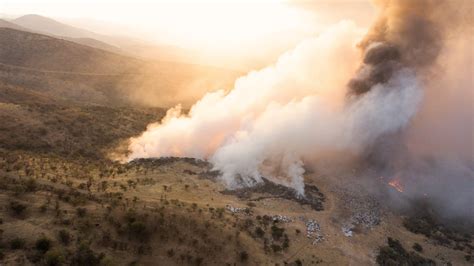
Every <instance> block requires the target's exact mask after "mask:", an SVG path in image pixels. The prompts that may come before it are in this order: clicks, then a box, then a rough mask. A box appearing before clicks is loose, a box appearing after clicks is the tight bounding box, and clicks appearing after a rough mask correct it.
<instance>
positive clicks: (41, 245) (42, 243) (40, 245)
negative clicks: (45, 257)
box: [35, 236, 52, 253]
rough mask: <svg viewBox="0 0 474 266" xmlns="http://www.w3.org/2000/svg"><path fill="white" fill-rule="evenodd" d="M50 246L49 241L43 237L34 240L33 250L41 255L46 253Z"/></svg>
mask: <svg viewBox="0 0 474 266" xmlns="http://www.w3.org/2000/svg"><path fill="white" fill-rule="evenodd" d="M51 245H52V243H51V240H49V239H48V238H46V237H44V236H43V237H41V238H39V239H38V240H36V243H35V248H36V249H37V250H38V251H40V252H42V253H46V252H47V251H48V250H49V249H50V248H51Z"/></svg>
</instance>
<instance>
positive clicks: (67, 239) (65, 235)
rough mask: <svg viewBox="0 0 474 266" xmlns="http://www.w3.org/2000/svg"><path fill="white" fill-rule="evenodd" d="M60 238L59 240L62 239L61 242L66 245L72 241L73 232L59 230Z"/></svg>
mask: <svg viewBox="0 0 474 266" xmlns="http://www.w3.org/2000/svg"><path fill="white" fill-rule="evenodd" d="M58 238H59V241H61V243H62V244H64V245H66V246H67V245H69V243H70V242H71V234H70V233H69V232H68V231H66V230H64V229H62V230H60V231H59V232H58Z"/></svg>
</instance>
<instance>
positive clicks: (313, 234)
mask: <svg viewBox="0 0 474 266" xmlns="http://www.w3.org/2000/svg"><path fill="white" fill-rule="evenodd" d="M306 237H307V238H309V239H312V240H313V242H312V244H313V245H315V244H316V243H319V242H321V241H323V240H324V237H323V235H322V234H321V226H320V225H319V224H318V223H317V222H316V221H315V220H308V221H307V222H306Z"/></svg>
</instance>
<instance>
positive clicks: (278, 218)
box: [272, 215, 293, 223]
mask: <svg viewBox="0 0 474 266" xmlns="http://www.w3.org/2000/svg"><path fill="white" fill-rule="evenodd" d="M272 220H273V221H276V222H283V223H291V222H293V219H292V218H291V217H288V216H285V215H273V216H272Z"/></svg>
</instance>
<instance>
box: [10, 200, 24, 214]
mask: <svg viewBox="0 0 474 266" xmlns="http://www.w3.org/2000/svg"><path fill="white" fill-rule="evenodd" d="M10 210H11V211H12V212H13V213H14V214H15V215H22V214H23V213H24V212H25V210H26V205H25V204H22V203H20V202H18V201H11V202H10Z"/></svg>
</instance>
